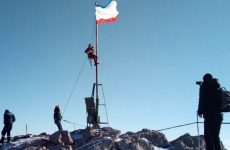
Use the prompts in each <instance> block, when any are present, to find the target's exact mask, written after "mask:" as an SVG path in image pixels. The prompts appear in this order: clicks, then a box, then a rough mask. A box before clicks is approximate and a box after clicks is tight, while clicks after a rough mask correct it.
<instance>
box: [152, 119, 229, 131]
mask: <svg viewBox="0 0 230 150" xmlns="http://www.w3.org/2000/svg"><path fill="white" fill-rule="evenodd" d="M196 123H197V124H199V123H204V122H197V121H196V122H191V123H186V124H182V125H177V126H172V127H168V128H164V129H160V130H156V131H158V132H159V131H164V130H169V129H173V128H179V127H183V126H189V125H193V124H196ZM222 124H230V122H223V123H222Z"/></svg>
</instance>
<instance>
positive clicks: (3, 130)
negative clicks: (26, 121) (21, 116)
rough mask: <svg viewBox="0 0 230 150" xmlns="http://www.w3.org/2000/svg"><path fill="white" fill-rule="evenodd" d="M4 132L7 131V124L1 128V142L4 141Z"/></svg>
mask: <svg viewBox="0 0 230 150" xmlns="http://www.w3.org/2000/svg"><path fill="white" fill-rule="evenodd" d="M6 132H7V126H6V125H5V126H4V128H3V129H2V138H1V143H4V140H5V135H6Z"/></svg>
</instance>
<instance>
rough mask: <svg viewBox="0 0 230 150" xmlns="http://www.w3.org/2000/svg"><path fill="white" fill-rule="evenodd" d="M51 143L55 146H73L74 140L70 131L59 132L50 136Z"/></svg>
mask: <svg viewBox="0 0 230 150" xmlns="http://www.w3.org/2000/svg"><path fill="white" fill-rule="evenodd" d="M49 141H50V142H52V143H54V144H63V145H72V144H73V139H72V137H71V135H70V133H69V132H68V131H64V130H63V131H57V132H55V133H53V134H52V135H50V136H49Z"/></svg>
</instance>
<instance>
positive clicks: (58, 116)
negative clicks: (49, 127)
mask: <svg viewBox="0 0 230 150" xmlns="http://www.w3.org/2000/svg"><path fill="white" fill-rule="evenodd" d="M61 119H62V116H61V112H60V109H59V108H55V109H54V122H55V123H58V122H60V121H61Z"/></svg>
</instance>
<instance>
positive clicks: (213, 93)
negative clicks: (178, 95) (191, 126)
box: [197, 73, 223, 150]
mask: <svg viewBox="0 0 230 150" xmlns="http://www.w3.org/2000/svg"><path fill="white" fill-rule="evenodd" d="M219 88H220V84H219V82H218V80H217V79H215V78H213V77H212V75H211V74H209V73H207V74H205V75H204V76H203V82H202V83H201V85H200V93H199V106H198V111H197V114H198V116H199V117H203V118H204V139H205V143H206V149H207V150H221V144H220V137H219V134H220V128H221V123H222V121H223V114H222V113H221V98H220V97H219V95H218V94H217V93H218V89H219Z"/></svg>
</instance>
